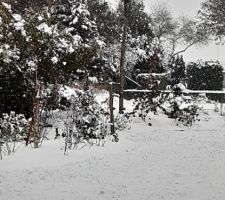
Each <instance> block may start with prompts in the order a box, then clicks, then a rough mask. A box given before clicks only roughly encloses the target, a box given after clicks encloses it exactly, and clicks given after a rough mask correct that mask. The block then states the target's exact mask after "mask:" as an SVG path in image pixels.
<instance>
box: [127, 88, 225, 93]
mask: <svg viewBox="0 0 225 200" xmlns="http://www.w3.org/2000/svg"><path fill="white" fill-rule="evenodd" d="M158 91H159V92H162V93H174V91H173V90H158ZM124 92H140V93H151V92H155V90H133V89H128V90H124ZM181 93H186V94H225V91H224V90H181Z"/></svg>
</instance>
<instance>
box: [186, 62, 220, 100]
mask: <svg viewBox="0 0 225 200" xmlns="http://www.w3.org/2000/svg"><path fill="white" fill-rule="evenodd" d="M187 85H188V89H192V90H222V89H223V67H222V66H221V65H220V64H219V63H218V62H204V63H203V62H198V63H190V64H188V66H187ZM209 96H210V97H211V98H213V99H215V100H221V95H209Z"/></svg>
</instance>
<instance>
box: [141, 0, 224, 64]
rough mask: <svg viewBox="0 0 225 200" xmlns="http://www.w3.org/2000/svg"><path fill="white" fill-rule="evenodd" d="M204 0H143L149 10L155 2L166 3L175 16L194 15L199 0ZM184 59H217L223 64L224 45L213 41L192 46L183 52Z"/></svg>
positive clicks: (200, 0)
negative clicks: (203, 44)
mask: <svg viewBox="0 0 225 200" xmlns="http://www.w3.org/2000/svg"><path fill="white" fill-rule="evenodd" d="M203 1H204V0H144V2H145V6H146V10H147V11H151V9H152V7H153V6H154V5H156V4H157V3H166V5H167V7H168V8H169V9H170V10H171V12H172V13H173V15H174V16H175V17H177V16H189V17H192V18H194V17H196V14H197V11H198V10H199V8H200V4H201V2H203ZM184 58H185V60H186V61H196V60H198V59H203V60H217V58H219V60H220V61H221V62H223V64H225V47H224V46H219V47H218V46H216V45H215V44H214V43H212V44H210V45H209V46H207V47H201V48H200V47H192V48H190V49H189V50H187V52H186V53H185V54H184Z"/></svg>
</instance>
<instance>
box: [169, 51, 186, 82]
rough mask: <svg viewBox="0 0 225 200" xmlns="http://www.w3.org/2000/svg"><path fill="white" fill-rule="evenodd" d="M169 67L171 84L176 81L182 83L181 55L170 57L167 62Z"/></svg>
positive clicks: (182, 66) (182, 61)
mask: <svg viewBox="0 0 225 200" xmlns="http://www.w3.org/2000/svg"><path fill="white" fill-rule="evenodd" d="M169 69H170V71H171V85H172V86H174V85H176V84H178V83H184V79H185V62H184V60H183V57H182V56H179V55H178V56H176V58H172V59H171V61H170V63H169Z"/></svg>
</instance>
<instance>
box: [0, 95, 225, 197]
mask: <svg viewBox="0 0 225 200" xmlns="http://www.w3.org/2000/svg"><path fill="white" fill-rule="evenodd" d="M100 99H101V98H100ZM126 103H128V102H126ZM205 108H207V109H208V110H207V112H208V115H207V114H206V113H202V114H201V121H199V122H196V123H194V125H193V126H192V127H183V126H176V124H175V121H174V120H172V119H168V118H167V117H166V116H164V115H161V114H160V115H153V116H151V118H152V122H151V123H152V124H153V125H152V126H148V125H147V123H143V122H142V121H141V120H139V119H134V121H133V123H132V125H131V126H132V127H131V129H130V130H124V131H122V132H120V133H119V138H120V140H119V142H118V143H112V142H110V141H108V142H106V143H105V145H104V147H96V146H92V147H88V146H86V147H84V148H82V149H81V150H71V151H69V152H68V155H65V156H64V154H63V150H61V149H60V147H61V145H62V144H61V143H60V142H59V140H48V141H46V142H44V143H43V146H42V147H41V148H39V149H32V148H31V147H24V145H21V146H20V147H19V148H18V150H17V152H16V153H15V155H13V156H9V157H4V159H3V160H2V161H0V200H63V199H65V200H70V199H75V200H110V199H120V200H157V199H165V200H224V199H225V170H224V169H225V121H224V119H225V118H224V117H222V116H220V115H219V113H215V112H214V111H213V109H214V106H213V105H207V106H205Z"/></svg>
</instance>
